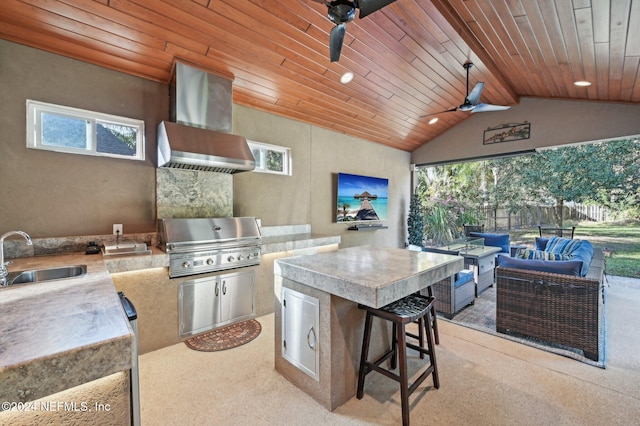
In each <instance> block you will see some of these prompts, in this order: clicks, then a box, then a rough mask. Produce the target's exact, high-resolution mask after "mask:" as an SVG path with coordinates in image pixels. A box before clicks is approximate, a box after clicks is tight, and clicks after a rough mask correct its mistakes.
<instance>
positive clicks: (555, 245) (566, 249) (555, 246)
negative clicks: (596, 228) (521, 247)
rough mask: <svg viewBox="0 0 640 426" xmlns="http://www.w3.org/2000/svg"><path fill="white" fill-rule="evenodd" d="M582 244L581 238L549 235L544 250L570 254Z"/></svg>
mask: <svg viewBox="0 0 640 426" xmlns="http://www.w3.org/2000/svg"><path fill="white" fill-rule="evenodd" d="M581 245H582V240H572V239H570V238H562V237H551V238H549V242H547V246H546V247H545V249H544V251H546V252H549V253H558V254H571V253H572V252H573V251H575V250H576V249H578V248H579V247H580V246H581Z"/></svg>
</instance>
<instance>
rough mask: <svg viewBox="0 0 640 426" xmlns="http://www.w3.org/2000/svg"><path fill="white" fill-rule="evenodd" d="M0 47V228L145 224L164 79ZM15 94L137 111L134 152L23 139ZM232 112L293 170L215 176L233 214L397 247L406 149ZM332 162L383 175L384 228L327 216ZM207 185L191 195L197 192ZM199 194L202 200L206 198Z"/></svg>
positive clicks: (36, 230) (163, 109) (68, 229)
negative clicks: (142, 139) (140, 140)
mask: <svg viewBox="0 0 640 426" xmlns="http://www.w3.org/2000/svg"><path fill="white" fill-rule="evenodd" d="M0 57H2V58H11V60H10V61H2V62H1V63H0V94H1V95H2V100H3V102H2V103H0V125H1V126H2V127H1V128H2V129H3V131H2V132H0V200H2V202H1V203H0V218H1V219H0V234H1V233H4V232H6V231H10V230H16V229H21V230H24V231H25V232H28V233H29V234H30V235H31V236H32V237H34V238H44V237H61V236H77V235H101V234H110V233H111V230H112V228H111V225H112V224H113V223H122V224H124V233H125V235H126V234H127V233H133V232H152V231H154V230H155V227H156V225H155V220H156V167H155V165H156V126H157V124H158V123H159V122H160V121H162V120H166V119H168V114H169V99H168V87H167V85H165V84H160V83H157V82H151V81H147V80H144V79H141V78H138V77H133V76H129V75H126V74H122V73H119V72H115V71H112V70H109V69H105V68H101V67H98V66H94V65H90V64H87V63H84V62H81V61H76V60H73V59H69V58H65V57H62V56H59V55H55V54H51V53H47V52H44V51H41V50H37V49H33V48H30V47H26V46H21V45H19V44H15V43H11V42H8V41H3V40H0ZM27 99H34V100H39V101H44V102H50V103H55V104H60V105H67V106H72V107H76V108H83V109H88V110H92V111H98V112H104V113H108V114H115V115H121V116H126V117H132V118H138V119H143V120H144V121H145V130H146V131H145V136H146V144H145V145H146V149H145V150H146V160H145V161H143V162H140V161H131V160H122V159H113V158H106V157H105V158H101V157H90V156H82V155H73V154H61V153H56V152H48V151H40V150H33V149H27V148H26V133H25V128H26V120H25V115H26V113H25V111H26V100H27ZM233 115H234V118H233V121H234V133H237V134H240V135H243V136H245V137H246V138H247V139H250V140H255V141H258V142H266V143H272V144H277V145H284V146H289V147H291V148H292V150H293V151H292V155H293V174H294V175H293V176H291V177H288V176H276V175H269V174H263V173H241V174H236V175H233V177H232V178H231V177H230V176H224V177H225V178H226V180H225V184H224V188H223V189H222V191H223V192H224V194H225V199H229V203H233V212H232V213H233V215H235V216H243V215H245V216H256V217H259V218H261V219H262V220H263V223H264V224H265V225H288V224H307V223H310V224H311V225H312V230H313V231H314V232H322V233H327V234H333V235H336V234H339V235H342V237H343V238H342V241H343V246H351V245H357V244H365V243H370V244H380V245H385V246H398V247H402V246H403V245H404V239H405V235H404V234H405V232H406V231H405V229H406V225H405V223H406V212H407V210H408V198H409V195H408V194H409V191H410V189H409V188H410V172H409V157H410V154H409V153H407V152H404V151H399V150H396V149H393V148H388V147H385V146H383V145H379V144H375V143H370V142H367V141H364V140H361V139H357V138H353V137H349V136H345V135H343V134H341V133H337V132H332V131H328V130H323V129H320V128H317V127H314V126H311V125H308V124H304V123H301V122H298V121H294V120H290V119H285V118H282V117H278V116H275V115H272V114H268V113H265V112H262V111H258V110H255V109H252V108H247V107H242V106H238V105H235V104H234V105H233ZM338 172H346V173H354V174H363V175H368V176H376V177H384V178H388V179H389V183H390V192H391V198H390V200H389V202H390V208H389V220H388V225H389V229H385V230H378V231H373V232H361V231H358V232H354V231H347V230H346V228H347V226H346V225H344V224H337V223H335V213H334V208H335V204H336V201H335V200H336V197H335V174H336V173H338ZM227 181H228V182H227ZM229 185H232V186H233V197H231V196H230V191H231V189H230V188H229ZM212 186H215V187H216V188H217V187H219V185H211V184H208V187H212ZM216 190H217V189H215V188H212V191H208V190H207V191H205V190H203V191H200V192H199V194H202V197H205V198H206V197H207V194H209V193H210V192H212V193H213V192H215V191H216ZM178 191H179V188H178ZM174 194H175V192H174ZM214 196H215V195H214ZM231 198H232V199H231ZM161 200H162V203H161V205H160V206H161V210H162V211H165V210H166V211H171V206H167V205H166V204H167V202H170V201H171V200H175V201H176V202H178V201H180V200H178V199H176V197H174V196H172V195H171V194H170V195H169V196H165V197H161ZM203 203H204V204H203V206H204V207H202V209H205V208H206V207H207V206H209V205H212V206H213V205H214V204H215V203H213V202H211V203H208V202H207V201H204V202H203ZM163 209H164V210H163ZM167 209H168V210H167ZM168 215H169V216H171V215H174V214H173V213H168ZM179 215H182V216H185V215H186V214H183V213H180V214H179ZM224 215H227V214H226V213H225V214H224Z"/></svg>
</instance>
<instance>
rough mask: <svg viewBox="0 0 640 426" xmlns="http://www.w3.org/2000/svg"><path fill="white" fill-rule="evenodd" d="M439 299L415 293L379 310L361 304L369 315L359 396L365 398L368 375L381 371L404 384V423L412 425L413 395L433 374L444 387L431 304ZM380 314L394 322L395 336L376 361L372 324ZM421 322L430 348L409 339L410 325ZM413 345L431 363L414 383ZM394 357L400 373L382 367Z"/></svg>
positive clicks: (394, 365) (364, 339) (401, 397)
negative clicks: (371, 351) (409, 354)
mask: <svg viewBox="0 0 640 426" xmlns="http://www.w3.org/2000/svg"><path fill="white" fill-rule="evenodd" d="M434 300H435V298H433V297H429V296H423V295H420V294H411V295H409V296H406V297H404V298H402V299H400V300H398V301H395V302H393V303H390V304H388V305H386V306H383V307H382V308H379V309H376V308H371V307H369V306H364V305H359V308H360V309H365V310H366V311H367V317H366V319H365V325H364V337H363V339H362V354H361V357H360V371H359V372H358V391H357V393H356V396H357V397H358V399H362V396H363V395H364V378H365V376H366V375H367V374H369V373H370V372H371V371H374V370H375V371H377V372H378V373H381V374H384V375H385V376H387V377H389V378H390V379H393V380H395V381H397V382H399V383H400V399H401V402H402V424H403V425H408V424H409V395H411V394H412V393H413V391H415V390H416V388H417V387H418V386H420V384H421V383H422V382H423V381H424V379H426V378H427V377H428V376H429V375H433V386H434V387H435V388H436V389H437V388H439V387H440V380H439V379H438V367H437V365H436V354H435V343H434V338H433V329H432V324H433V322H432V321H433V320H432V318H431V316H432V313H431V307H432V305H433V301H434ZM374 316H376V317H379V318H382V319H385V320H387V321H391V322H392V323H393V333H392V335H393V338H392V342H391V349H390V350H389V351H387V352H386V353H384V354H383V355H381V356H380V357H379V358H378V359H376V360H375V361H373V362H369V361H368V360H367V357H368V355H369V343H370V342H371V324H372V320H373V317H374ZM414 321H418V322H419V323H420V326H421V327H424V328H425V332H426V336H425V337H426V339H427V347H426V348H425V347H424V343H423V342H422V341H421V342H420V344H419V346H417V345H414V344H413V343H410V342H407V340H406V325H407V324H409V323H411V322H414ZM408 347H409V348H411V349H414V350H417V351H418V352H420V354H421V355H423V354H426V355H429V365H428V366H427V368H426V369H425V370H424V371H423V372H422V374H421V375H420V377H418V378H417V379H416V380H415V381H414V382H413V383H412V384H411V385H409V377H408V371H407V348H408ZM389 358H391V369H392V370H394V369H395V368H396V366H397V362H398V361H399V364H400V365H399V370H400V371H399V373H400V374H395V373H393V372H392V371H390V370H387V369H385V368H382V367H380V364H382V363H383V362H384V361H386V360H388V359H389Z"/></svg>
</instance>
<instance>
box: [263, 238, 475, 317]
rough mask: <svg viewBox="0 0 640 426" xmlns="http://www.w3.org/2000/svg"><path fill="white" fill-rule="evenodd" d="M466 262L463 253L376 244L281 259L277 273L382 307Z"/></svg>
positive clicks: (441, 277) (334, 293)
mask: <svg viewBox="0 0 640 426" xmlns="http://www.w3.org/2000/svg"><path fill="white" fill-rule="evenodd" d="M463 268H464V259H463V258H462V257H461V256H451V255H447V254H440V253H429V252H416V251H411V250H404V249H397V248H384V247H373V246H359V247H350V248H346V249H339V250H336V251H331V252H326V253H319V254H314V255H309V256H299V257H294V258H285V259H278V260H276V264H275V274H276V275H280V276H282V277H283V278H287V279H290V280H293V281H296V282H299V283H301V284H304V285H307V286H309V287H313V288H316V289H318V290H322V291H324V292H327V293H330V294H333V295H336V296H339V297H342V298H344V299H347V300H351V301H353V302H356V303H362V304H364V305H367V306H371V307H374V308H379V307H382V306H384V305H387V304H389V303H391V302H393V301H396V300H398V299H400V298H402V297H404V296H406V295H409V294H411V293H414V292H416V291H419V290H420V289H422V288H425V287H428V286H430V285H432V284H434V283H436V282H437V281H440V280H442V279H444V278H446V277H449V276H451V275H453V274H455V273H457V272H459V271H461V270H462V269H463Z"/></svg>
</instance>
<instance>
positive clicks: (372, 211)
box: [336, 173, 389, 222]
mask: <svg viewBox="0 0 640 426" xmlns="http://www.w3.org/2000/svg"><path fill="white" fill-rule="evenodd" d="M337 187H338V188H337V191H336V192H337V194H338V199H337V209H336V210H337V212H336V221H337V222H360V221H363V222H364V221H371V220H387V203H388V196H389V179H383V178H377V177H371V176H360V175H351V174H347V173H338V185H337Z"/></svg>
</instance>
